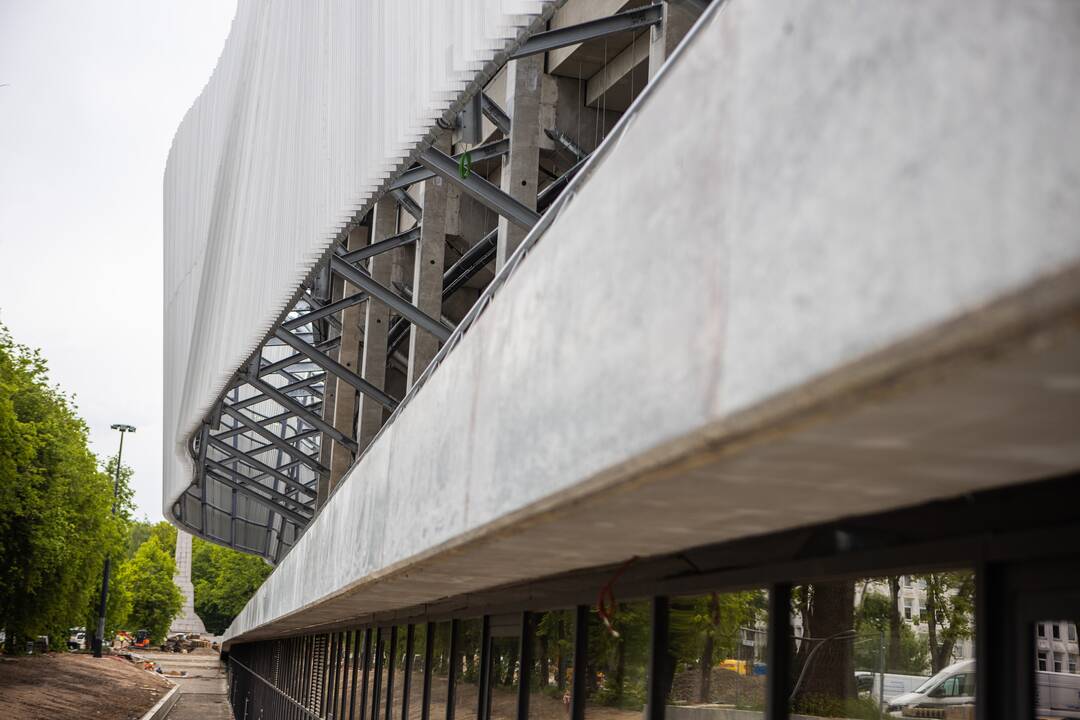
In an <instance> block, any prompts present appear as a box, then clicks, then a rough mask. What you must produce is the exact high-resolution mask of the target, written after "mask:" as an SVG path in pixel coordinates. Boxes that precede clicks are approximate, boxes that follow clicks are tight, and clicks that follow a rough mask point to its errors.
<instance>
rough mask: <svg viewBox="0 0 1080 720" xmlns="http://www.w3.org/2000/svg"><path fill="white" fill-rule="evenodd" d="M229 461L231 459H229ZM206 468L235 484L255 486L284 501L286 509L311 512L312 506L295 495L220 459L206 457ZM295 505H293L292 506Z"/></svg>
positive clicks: (280, 501)
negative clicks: (244, 472)
mask: <svg viewBox="0 0 1080 720" xmlns="http://www.w3.org/2000/svg"><path fill="white" fill-rule="evenodd" d="M230 462H231V461H230ZM206 468H207V472H208V473H212V474H213V475H214V476H215V477H217V476H219V475H221V474H224V475H226V476H227V477H229V478H230V479H232V481H233V482H235V483H236V484H237V485H243V486H245V487H249V488H257V489H259V490H262V491H263V492H265V493H266V494H267V495H268V496H269V498H270V499H271V500H273V501H275V502H279V503H285V504H286V507H287V509H289V510H295V511H296V512H298V513H301V514H304V512H305V511H306V512H312V508H311V506H310V505H309V504H307V503H305V502H304V501H303V500H301V499H300V498H299V496H297V497H290V496H289V495H287V494H285V493H283V492H281V491H280V490H278V489H277V488H273V487H270V486H269V485H264V484H263V483H261V482H257V481H256V480H254V479H253V478H250V477H248V476H246V475H244V474H243V473H241V472H239V471H238V470H236V469H235V468H231V467H229V466H228V465H226V464H225V463H223V462H221V461H220V460H214V459H212V458H208V459H207V461H206ZM293 506H295V507H293Z"/></svg>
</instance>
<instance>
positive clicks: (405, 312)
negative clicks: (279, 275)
mask: <svg viewBox="0 0 1080 720" xmlns="http://www.w3.org/2000/svg"><path fill="white" fill-rule="evenodd" d="M440 154H441V153H440ZM444 157H445V156H444ZM330 268H331V270H333V271H334V272H336V273H338V274H339V275H341V276H342V277H343V278H345V279H346V280H347V281H349V282H351V283H352V284H353V285H356V286H357V287H360V288H363V289H364V290H365V291H367V292H368V293H369V294H370V295H371V296H372V297H373V298H376V299H377V300H380V301H382V302H384V303H386V304H387V305H389V306H390V307H391V308H392V309H393V310H395V311H397V312H398V313H399V314H400V315H401V316H402V317H403V318H405V319H406V320H408V321H409V322H411V323H412V324H414V325H416V326H418V327H421V328H423V329H424V330H427V331H428V332H429V333H431V334H432V335H434V336H435V337H437V338H438V339H439V341H440V342H446V341H447V339H448V338H449V337H450V333H451V332H452V330H451V329H450V328H448V327H446V326H445V325H443V324H442V323H441V322H439V321H438V320H436V319H435V318H433V317H431V316H430V315H428V314H427V313H425V312H422V311H420V310H419V309H418V308H417V307H416V306H415V305H413V304H412V303H410V302H407V301H406V300H405V299H404V298H402V297H401V296H400V295H398V294H397V293H396V292H394V291H393V290H391V289H390V288H388V287H385V286H383V285H380V284H379V283H377V282H375V280H373V279H372V277H371V276H370V275H369V274H368V273H367V271H366V270H362V269H360V268H357V267H356V266H354V265H350V264H349V263H347V262H345V261H344V260H342V259H341V258H340V257H337V256H335V257H333V258H331V259H330ZM301 342H302V341H301ZM294 347H295V346H294ZM328 369H329V368H328ZM331 372H333V371H332V370H331ZM335 374H336V373H335ZM357 389H359V388H357ZM361 392H363V391H362V390H361ZM379 392H380V393H381V392H382V391H379ZM396 405H397V403H396V402H395V403H394V406H396ZM384 406H385V407H388V408H390V409H391V410H393V409H394V406H391V405H385V404H384Z"/></svg>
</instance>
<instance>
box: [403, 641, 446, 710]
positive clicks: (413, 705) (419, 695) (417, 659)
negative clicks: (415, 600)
mask: <svg viewBox="0 0 1080 720" xmlns="http://www.w3.org/2000/svg"><path fill="white" fill-rule="evenodd" d="M426 643H427V624H426V623H418V624H417V625H415V626H414V627H413V651H412V655H411V656H410V657H409V664H410V666H411V671H410V673H411V674H410V679H409V720H420V717H421V713H422V712H423V701H424V673H425V672H427V668H425V667H424V650H425V647H426ZM443 690H444V693H445V687H444V688H443ZM445 703H446V697H445V695H444V696H443V710H444V711H445V709H446V704H445ZM440 717H442V716H440Z"/></svg>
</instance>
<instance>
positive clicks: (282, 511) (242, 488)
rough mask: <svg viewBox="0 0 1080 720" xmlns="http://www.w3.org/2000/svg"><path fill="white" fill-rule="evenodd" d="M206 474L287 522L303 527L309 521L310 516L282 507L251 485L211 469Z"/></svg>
mask: <svg viewBox="0 0 1080 720" xmlns="http://www.w3.org/2000/svg"><path fill="white" fill-rule="evenodd" d="M208 474H209V475H210V477H212V478H214V480H216V481H218V482H219V483H221V484H222V485H226V486H227V487H229V488H230V489H232V490H235V491H236V492H238V493H240V494H241V495H244V496H246V497H249V498H251V499H252V500H254V501H255V502H257V503H259V504H260V505H263V506H265V507H266V508H268V509H269V510H270V511H271V512H276V513H278V514H279V515H281V516H282V517H284V518H286V519H288V521H289V522H291V523H293V524H294V525H296V526H298V527H305V526H306V525H307V524H308V523H309V522H310V521H311V518H309V517H307V516H305V515H301V514H300V513H298V512H295V511H293V510H290V509H289V508H287V507H284V506H283V505H281V504H280V503H278V502H275V501H274V500H271V499H270V498H268V497H266V496H265V495H263V494H262V493H259V492H257V491H255V490H254V489H253V488H252V486H249V485H244V484H241V483H238V482H237V481H235V480H233V479H232V478H230V477H227V476H226V475H222V474H220V473H218V472H214V471H213V470H210V471H209V472H208ZM258 487H260V488H265V487H266V486H265V485H258Z"/></svg>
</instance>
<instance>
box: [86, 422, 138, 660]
mask: <svg viewBox="0 0 1080 720" xmlns="http://www.w3.org/2000/svg"><path fill="white" fill-rule="evenodd" d="M112 429H113V430H119V431H120V450H119V452H117V453H116V477H115V479H114V480H113V505H112V514H113V515H114V516H115V515H116V501H117V500H118V499H119V497H120V460H121V458H123V456H124V433H129V432H135V427H134V426H133V425H122V424H117V425H113V426H112ZM108 599H109V556H108V555H106V556H105V574H104V576H103V577H102V578H101V605H100V606H99V607H98V621H97V632H96V633H94V641H93V647H94V657H96V658H99V657H101V646H102V644H103V643H104V641H105V604H106V603H107V601H108Z"/></svg>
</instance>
